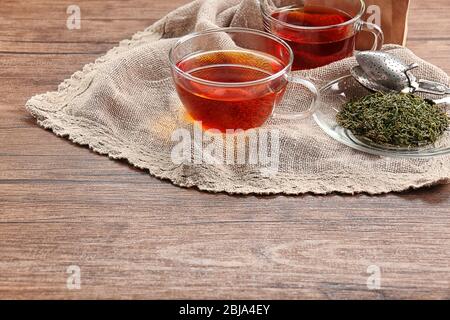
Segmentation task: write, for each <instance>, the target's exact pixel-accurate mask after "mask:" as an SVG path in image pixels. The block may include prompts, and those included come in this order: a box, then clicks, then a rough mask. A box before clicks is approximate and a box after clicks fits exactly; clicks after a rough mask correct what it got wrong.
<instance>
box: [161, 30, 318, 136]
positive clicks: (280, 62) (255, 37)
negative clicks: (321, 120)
mask: <svg viewBox="0 0 450 320" xmlns="http://www.w3.org/2000/svg"><path fill="white" fill-rule="evenodd" d="M169 55H170V63H171V67H172V74H173V79H174V82H175V86H176V89H177V92H178V95H179V97H180V99H181V102H182V103H183V105H184V107H185V109H186V111H187V112H188V114H189V115H190V117H191V118H192V119H194V120H195V121H200V122H201V123H202V125H203V128H205V129H218V130H220V131H222V132H225V131H226V130H228V129H234V130H237V129H242V130H247V129H251V128H257V127H260V126H261V125H263V124H264V123H265V122H266V121H267V120H268V119H269V118H270V117H271V116H272V114H273V112H274V109H275V107H276V106H277V105H278V104H280V102H281V101H282V98H283V95H284V93H285V91H286V86H287V84H288V83H289V82H294V83H297V84H300V85H303V86H305V87H307V88H308V89H309V90H310V91H311V92H312V96H313V101H312V103H311V105H310V108H309V109H308V110H306V111H303V112H298V113H295V114H294V113H278V112H277V113H275V114H274V116H276V117H278V118H285V119H303V118H306V117H309V116H310V115H312V113H313V112H314V110H315V106H316V103H315V102H316V99H317V97H318V92H317V89H316V87H315V86H314V85H313V84H312V83H311V82H309V81H307V80H304V79H300V78H299V77H297V76H294V75H292V74H291V73H290V71H291V68H292V63H293V61H294V54H293V52H292V49H291V48H290V47H289V45H288V44H287V43H285V42H284V41H283V40H281V39H279V38H277V37H276V36H274V35H271V34H269V33H266V32H262V31H258V30H250V29H243V28H223V29H213V30H208V31H204V32H199V33H194V34H190V35H188V36H185V37H183V38H181V39H180V40H179V41H178V42H177V43H176V44H175V46H174V47H173V48H172V49H171V51H170V54H169Z"/></svg>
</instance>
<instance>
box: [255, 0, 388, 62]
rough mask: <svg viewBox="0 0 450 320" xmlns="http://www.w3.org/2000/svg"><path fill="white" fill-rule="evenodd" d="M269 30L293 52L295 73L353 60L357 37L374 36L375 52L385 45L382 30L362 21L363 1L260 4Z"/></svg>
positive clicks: (297, 0)
mask: <svg viewBox="0 0 450 320" xmlns="http://www.w3.org/2000/svg"><path fill="white" fill-rule="evenodd" d="M261 10H262V13H263V17H264V24H265V27H266V30H267V31H269V32H271V33H273V34H274V35H276V36H278V37H280V38H282V39H283V40H285V41H286V42H287V43H288V44H289V45H290V46H291V48H292V50H293V51H294V55H295V60H294V65H293V70H306V69H313V68H317V67H321V66H324V65H327V64H330V63H332V62H335V61H338V60H341V59H344V58H347V57H351V56H352V55H353V53H354V51H355V42H356V35H357V34H358V33H359V32H361V31H369V32H371V33H373V34H374V36H375V42H374V45H373V48H372V50H380V49H381V46H382V45H383V40H384V36H383V31H382V30H381V28H380V27H379V26H377V25H376V24H373V23H368V22H365V21H363V20H362V17H363V15H364V13H365V3H364V1H363V0H261Z"/></svg>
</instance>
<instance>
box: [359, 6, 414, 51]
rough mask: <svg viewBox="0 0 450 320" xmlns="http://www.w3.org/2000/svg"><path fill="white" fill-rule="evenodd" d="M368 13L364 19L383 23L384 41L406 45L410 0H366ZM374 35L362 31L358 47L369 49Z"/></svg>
mask: <svg viewBox="0 0 450 320" xmlns="http://www.w3.org/2000/svg"><path fill="white" fill-rule="evenodd" d="M365 2H366V14H365V16H364V20H366V21H368V22H372V23H381V28H382V29H383V32H384V37H385V39H384V43H394V44H400V45H405V44H406V36H407V23H408V8H409V0H365ZM372 44H373V36H372V35H371V34H370V33H368V32H362V33H361V34H360V36H359V37H358V44H357V47H358V49H360V50H362V49H369V48H371V47H372Z"/></svg>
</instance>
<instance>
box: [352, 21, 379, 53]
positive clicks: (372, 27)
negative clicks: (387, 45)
mask: <svg viewBox="0 0 450 320" xmlns="http://www.w3.org/2000/svg"><path fill="white" fill-rule="evenodd" d="M358 31H368V32H370V33H372V34H373V35H374V36H375V41H374V43H373V46H372V49H370V50H377V51H379V50H381V47H382V46H383V43H384V33H383V30H381V28H380V27H379V26H378V25H376V24H374V23H370V22H366V21H360V25H359V29H358Z"/></svg>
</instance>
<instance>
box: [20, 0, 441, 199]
mask: <svg viewBox="0 0 450 320" xmlns="http://www.w3.org/2000/svg"><path fill="white" fill-rule="evenodd" d="M217 26H220V27H224V26H240V27H248V28H254V29H260V30H262V29H263V25H262V20H261V16H260V12H259V5H258V2H257V1H256V0H244V1H241V0H209V1H205V0H200V1H195V2H192V3H190V4H188V5H186V6H184V7H182V8H179V9H177V10H176V11H174V12H172V13H170V14H169V15H168V16H166V17H165V18H163V19H162V20H160V21H158V22H157V23H155V24H154V25H153V26H151V27H149V28H148V29H147V30H145V31H144V32H139V33H137V34H136V35H135V36H134V37H133V38H132V40H126V41H123V42H121V43H120V46H118V47H116V48H114V49H112V50H111V51H109V52H108V53H107V54H106V55H105V56H103V57H101V58H99V59H98V60H97V61H95V63H92V64H88V65H86V66H85V67H84V68H83V70H82V71H79V72H77V73H75V74H74V75H73V76H72V77H71V78H70V79H68V80H66V81H64V83H62V84H61V85H60V86H59V89H58V91H56V92H49V93H46V94H43V95H38V96H35V97H33V98H31V99H30V100H29V101H28V103H27V108H28V110H29V111H30V112H31V113H32V114H33V115H34V116H35V117H36V118H37V120H38V123H39V124H40V125H41V126H43V127H45V128H48V129H51V130H53V132H54V133H55V134H57V135H60V136H65V137H67V138H68V139H70V140H71V141H73V142H76V143H79V144H82V145H88V146H89V147H90V148H92V149H93V150H95V151H97V152H98V153H101V154H105V155H108V156H109V157H110V158H113V159H126V160H128V161H129V163H130V164H132V165H134V166H136V167H139V168H142V169H147V170H148V171H149V172H150V174H152V175H154V176H156V177H159V178H164V179H169V180H170V181H172V182H173V183H174V184H176V185H179V186H185V187H194V186H196V187H198V188H199V189H201V190H207V191H212V192H221V191H224V192H228V193H241V194H249V193H255V194H270V193H283V194H301V193H306V192H312V193H317V194H325V193H330V192H342V193H358V192H366V193H370V194H378V193H385V192H391V191H402V190H405V189H408V188H411V187H415V188H417V187H422V186H426V185H431V184H435V183H442V182H446V181H448V179H449V177H450V166H449V157H439V158H434V159H392V158H384V157H378V156H371V155H367V154H364V153H360V152H356V151H353V150H352V149H350V148H348V147H346V146H343V145H341V144H339V143H337V142H335V141H334V140H332V139H331V138H329V137H328V136H327V135H325V134H324V133H323V132H322V131H321V130H320V129H319V128H318V126H317V125H316V124H315V123H314V122H313V120H312V119H309V120H306V121H300V122H293V121H279V120H277V121H275V120H272V121H270V122H269V123H268V124H266V125H265V126H264V129H278V130H279V132H280V141H281V142H280V147H281V151H280V163H279V171H278V172H277V173H275V174H267V172H264V170H262V169H263V168H261V167H258V166H257V165H239V166H237V165H226V164H220V162H218V163H217V164H206V163H200V164H193V163H190V162H185V163H182V164H175V163H174V162H173V159H172V157H171V152H172V150H173V147H174V145H176V143H177V142H173V141H172V138H171V135H172V133H173V132H174V130H177V129H179V128H186V129H187V130H188V131H189V132H192V130H193V126H192V124H190V123H189V122H187V121H186V120H185V118H184V116H183V107H182V105H181V103H180V100H179V99H178V96H177V94H176V92H175V89H174V86H173V84H172V80H171V76H170V68H169V62H168V51H169V48H170V47H171V46H172V45H173V43H174V42H175V41H176V38H177V37H180V36H183V35H185V34H187V33H190V32H192V31H195V30H197V31H198V30H203V29H207V28H212V27H217ZM385 49H386V50H390V52H392V53H394V54H397V55H400V56H402V57H403V58H405V59H406V60H408V61H416V62H417V63H419V64H420V72H421V73H422V75H424V76H426V77H427V78H429V79H434V80H440V81H444V82H445V83H448V77H447V75H446V74H445V73H444V72H443V71H441V70H440V69H438V68H436V67H434V66H432V65H430V64H428V63H426V62H424V61H422V60H420V59H419V58H417V57H416V56H414V55H413V54H412V53H411V52H410V51H409V50H407V49H405V48H401V47H397V46H388V47H386V48H385ZM353 64H354V60H353V59H347V60H345V61H341V62H337V63H335V64H333V65H330V66H327V67H324V68H319V69H316V70H313V71H305V72H299V73H298V74H299V75H302V76H304V77H307V78H309V79H311V80H312V81H314V82H315V83H316V84H317V85H322V84H324V83H325V82H327V81H329V80H332V79H335V78H336V77H339V76H341V75H343V74H345V73H346V72H348V69H349V67H350V66H351V65H353ZM296 90H300V89H299V88H294V87H292V88H290V89H289V92H288V94H287V95H286V97H285V101H284V103H283V105H284V106H285V107H286V108H287V109H289V108H291V107H296V106H298V105H299V104H300V103H301V101H302V98H301V95H299V92H300V91H298V92H296Z"/></svg>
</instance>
